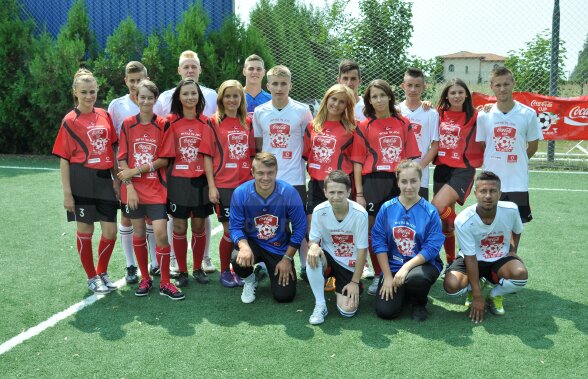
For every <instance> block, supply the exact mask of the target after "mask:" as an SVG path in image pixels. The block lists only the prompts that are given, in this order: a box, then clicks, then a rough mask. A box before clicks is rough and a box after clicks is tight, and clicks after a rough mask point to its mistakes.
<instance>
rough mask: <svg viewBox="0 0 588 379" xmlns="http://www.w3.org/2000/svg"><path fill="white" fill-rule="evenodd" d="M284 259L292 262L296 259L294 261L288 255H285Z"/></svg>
mask: <svg viewBox="0 0 588 379" xmlns="http://www.w3.org/2000/svg"><path fill="white" fill-rule="evenodd" d="M282 258H286V259H287V260H289V261H290V262H294V259H292V257H291V256H289V255H288V254H284V256H283V257H282Z"/></svg>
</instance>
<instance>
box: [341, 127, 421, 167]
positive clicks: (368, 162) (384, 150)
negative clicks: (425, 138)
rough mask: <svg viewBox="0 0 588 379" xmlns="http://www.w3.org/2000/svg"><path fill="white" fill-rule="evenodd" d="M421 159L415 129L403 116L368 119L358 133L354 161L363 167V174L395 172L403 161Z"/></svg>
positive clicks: (354, 144) (356, 132)
mask: <svg viewBox="0 0 588 379" xmlns="http://www.w3.org/2000/svg"><path fill="white" fill-rule="evenodd" d="M420 157H421V151H420V150H419V145H418V142H417V139H416V136H415V134H414V131H413V130H412V126H411V125H410V122H409V121H408V120H407V119H406V118H404V117H402V116H399V117H398V118H396V117H388V118H380V119H373V118H368V119H366V120H364V121H362V122H360V123H359V126H358V127H357V129H356V131H355V137H354V138H353V153H352V155H351V160H352V161H353V162H357V163H361V164H362V165H363V169H362V171H361V174H362V175H367V174H371V173H373V172H394V171H395V170H396V166H397V165H398V163H400V161H402V160H403V159H414V158H420Z"/></svg>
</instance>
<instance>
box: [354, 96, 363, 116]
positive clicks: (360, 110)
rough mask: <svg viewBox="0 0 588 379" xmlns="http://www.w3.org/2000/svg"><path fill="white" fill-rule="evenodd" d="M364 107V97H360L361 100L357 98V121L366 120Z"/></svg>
mask: <svg viewBox="0 0 588 379" xmlns="http://www.w3.org/2000/svg"><path fill="white" fill-rule="evenodd" d="M363 108H364V104H363V97H361V96H360V97H359V100H357V103H355V121H357V122H360V121H363V120H365V115H364V114H363Z"/></svg>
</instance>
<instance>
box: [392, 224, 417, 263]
mask: <svg viewBox="0 0 588 379" xmlns="http://www.w3.org/2000/svg"><path fill="white" fill-rule="evenodd" d="M392 232H393V235H394V242H396V247H398V251H399V252H400V254H402V255H404V256H405V257H410V256H413V255H414V252H413V249H414V245H415V242H414V236H415V234H416V233H415V231H414V230H412V229H411V228H409V227H407V226H395V227H394V229H393V231H392Z"/></svg>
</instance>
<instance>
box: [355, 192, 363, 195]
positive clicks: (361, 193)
mask: <svg viewBox="0 0 588 379" xmlns="http://www.w3.org/2000/svg"><path fill="white" fill-rule="evenodd" d="M355 194H356V195H363V192H356V193H355Z"/></svg>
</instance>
